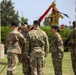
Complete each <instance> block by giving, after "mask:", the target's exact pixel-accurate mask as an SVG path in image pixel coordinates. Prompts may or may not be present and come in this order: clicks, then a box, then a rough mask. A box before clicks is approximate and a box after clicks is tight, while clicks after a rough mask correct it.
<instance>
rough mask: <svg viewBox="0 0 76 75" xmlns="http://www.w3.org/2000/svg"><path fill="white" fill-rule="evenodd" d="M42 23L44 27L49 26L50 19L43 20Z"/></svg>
mask: <svg viewBox="0 0 76 75" xmlns="http://www.w3.org/2000/svg"><path fill="white" fill-rule="evenodd" d="M43 23H44V26H51V19H50V18H45V20H44V22H43Z"/></svg>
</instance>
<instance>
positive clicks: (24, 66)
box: [21, 30, 30, 75]
mask: <svg viewBox="0 0 76 75" xmlns="http://www.w3.org/2000/svg"><path fill="white" fill-rule="evenodd" d="M21 33H22V34H23V35H24V37H25V38H26V36H27V33H28V32H27V31H23V30H21ZM25 48H26V47H25ZM25 48H24V49H23V51H22V70H23V73H24V75H30V60H29V59H28V58H27V57H26V55H25V54H24V50H25Z"/></svg>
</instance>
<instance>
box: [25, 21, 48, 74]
mask: <svg viewBox="0 0 76 75" xmlns="http://www.w3.org/2000/svg"><path fill="white" fill-rule="evenodd" d="M33 27H34V29H33V30H31V31H29V32H28V35H27V38H26V40H27V42H26V50H25V54H26V55H27V57H30V67H31V75H44V63H45V57H46V56H47V54H48V52H49V42H48V36H47V34H46V33H45V32H44V31H42V30H41V29H40V28H39V27H40V22H39V21H38V20H35V21H34V22H33Z"/></svg>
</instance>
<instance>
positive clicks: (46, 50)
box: [44, 35, 49, 57]
mask: <svg viewBox="0 0 76 75" xmlns="http://www.w3.org/2000/svg"><path fill="white" fill-rule="evenodd" d="M44 50H45V57H46V56H47V54H48V53H49V41H48V36H47V35H46V37H45V49H44Z"/></svg>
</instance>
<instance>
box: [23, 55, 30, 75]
mask: <svg viewBox="0 0 76 75" xmlns="http://www.w3.org/2000/svg"><path fill="white" fill-rule="evenodd" d="M22 71H23V73H24V75H31V68H30V59H28V58H26V56H24V57H22Z"/></svg>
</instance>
